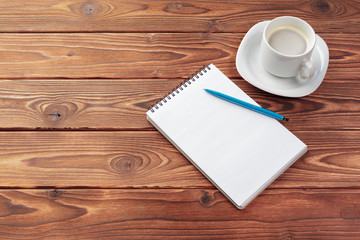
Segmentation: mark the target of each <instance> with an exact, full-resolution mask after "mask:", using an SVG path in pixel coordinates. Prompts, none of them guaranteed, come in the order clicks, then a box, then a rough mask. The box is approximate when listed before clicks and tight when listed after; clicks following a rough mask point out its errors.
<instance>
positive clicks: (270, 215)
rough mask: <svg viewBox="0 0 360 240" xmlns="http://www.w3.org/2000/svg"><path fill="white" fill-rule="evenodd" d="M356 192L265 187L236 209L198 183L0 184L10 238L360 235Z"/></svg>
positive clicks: (1, 227) (0, 223)
mask: <svg viewBox="0 0 360 240" xmlns="http://www.w3.org/2000/svg"><path fill="white" fill-rule="evenodd" d="M359 202H360V191H359V190H355V189H347V190H346V189H345V190H339V189H324V190H301V189H299V190H266V191H265V192H263V194H261V195H260V196H259V197H258V198H256V199H255V200H254V201H253V202H252V203H251V204H250V205H249V206H248V208H246V209H244V210H237V209H235V207H234V206H233V205H232V204H231V203H229V201H227V200H226V199H225V198H224V197H223V196H222V195H221V194H220V193H219V192H218V191H215V190H204V189H165V190H164V189H148V190H146V189H144V190H139V189H133V190H132V189H126V190H115V189H113V190H90V189H89V190H86V189H84V190H82V189H75V190H61V189H49V190H21V191H20V190H19V191H18V190H1V191H0V206H1V211H0V216H1V218H0V232H1V235H2V237H3V238H16V239H45V238H47V239H67V238H71V239H79V238H96V239H238V238H239V237H243V238H246V239H276V240H277V239H333V240H335V239H343V240H347V239H349V240H350V239H351V240H355V239H358V236H359V218H360V205H359Z"/></svg>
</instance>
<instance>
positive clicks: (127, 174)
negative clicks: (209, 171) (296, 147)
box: [0, 0, 360, 239]
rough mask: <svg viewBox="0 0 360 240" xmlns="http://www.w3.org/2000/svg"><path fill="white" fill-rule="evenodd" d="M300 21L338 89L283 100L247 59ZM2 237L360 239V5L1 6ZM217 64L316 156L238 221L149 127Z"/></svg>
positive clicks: (38, 2)
mask: <svg viewBox="0 0 360 240" xmlns="http://www.w3.org/2000/svg"><path fill="white" fill-rule="evenodd" d="M281 15H292V16H297V17H300V18H302V19H304V20H306V21H308V22H309V23H310V24H311V25H312V26H313V28H314V29H315V31H316V32H317V33H318V34H319V35H320V36H321V37H322V38H323V39H324V40H325V41H326V42H327V44H328V47H329V50H330V64H329V69H328V72H327V74H326V77H325V79H324V81H323V83H322V85H321V86H320V87H319V88H318V90H316V91H315V92H314V93H313V94H311V95H309V96H306V97H303V98H283V97H278V96H275V95H272V94H269V93H266V92H263V91H261V90H259V89H257V88H255V87H253V86H251V85H250V84H249V83H247V82H246V81H244V80H243V79H242V78H241V77H240V75H239V74H238V72H237V70H236V67H235V57H236V52H237V48H238V46H239V44H240V42H241V40H242V38H243V37H244V35H245V33H246V32H247V31H248V30H249V29H250V27H251V26H253V25H254V24H256V23H257V22H259V21H263V20H270V19H272V18H275V17H277V16H281ZM0 31H1V34H0V56H1V58H0V78H1V79H0V127H1V131H0V172H1V174H0V188H1V189H0V238H1V239H88V238H98V239H143V238H144V239H239V238H245V239H310V238H311V239H360V189H359V188H360V148H359V146H360V97H359V96H360V82H359V76H360V60H359V59H360V41H359V39H360V2H359V0H346V1H336V0H309V1H308V0H305V1H285V0H273V1H264V0H256V1H227V0H222V1H215V0H209V1H174V2H172V1H165V0H164V1H162V0H155V1H139V0H130V1H115V0H105V1H96V0H95V1H78V0H66V1H53V0H33V1H19V0H12V1H3V0H1V1H0ZM209 63H214V64H215V65H216V66H217V67H218V68H220V69H221V70H222V71H223V72H224V73H225V74H226V75H228V76H229V77H230V78H231V79H233V80H234V82H235V83H236V84H237V85H238V86H239V87H240V88H241V89H243V90H244V91H245V92H246V93H247V94H248V95H250V96H251V97H252V98H254V99H255V100H256V101H257V102H258V103H259V104H261V105H262V106H263V107H266V108H269V109H270V110H273V111H276V112H279V113H281V114H284V115H286V116H288V117H290V118H291V120H292V121H291V122H290V123H287V124H286V127H287V128H288V129H289V130H291V131H292V132H293V133H294V134H295V135H297V136H298V137H299V138H300V139H302V140H303V141H304V142H305V143H306V144H307V145H308V148H309V151H308V153H306V155H304V156H303V157H302V158H301V159H299V160H298V161H297V162H296V163H295V164H294V165H293V166H292V167H291V168H290V169H288V170H287V171H286V172H285V173H284V174H282V175H281V176H280V177H279V178H278V179H277V180H276V181H275V182H274V183H273V184H271V186H270V187H269V188H268V189H266V190H265V191H264V192H263V193H262V194H260V195H259V196H258V197H257V198H256V199H255V200H254V201H253V202H252V203H251V204H250V205H248V206H247V208H246V209H244V210H237V209H236V208H235V207H234V206H233V205H232V204H231V203H230V202H229V201H228V200H227V199H226V198H225V197H224V196H223V195H222V194H221V193H219V191H217V190H216V189H215V188H214V187H213V186H212V185H211V184H210V183H209V182H208V181H207V180H206V179H205V178H204V177H203V176H202V175H201V174H200V173H199V172H198V171H197V170H196V169H195V168H194V167H193V166H192V165H191V164H190V163H189V162H188V161H187V160H186V159H185V158H184V157H183V156H182V155H181V154H180V153H179V152H178V151H177V150H176V149H175V148H174V147H173V146H172V145H171V144H170V143H169V142H168V141H167V140H165V138H164V137H163V136H162V135H161V134H160V133H159V132H157V131H156V130H155V129H154V128H153V127H152V125H151V124H149V123H148V122H147V120H146V116H145V112H146V111H147V108H148V107H149V106H151V105H152V104H153V103H155V102H156V101H157V100H158V99H159V98H161V97H162V96H163V95H164V93H165V92H167V91H169V90H171V89H172V88H173V87H175V86H176V85H177V84H178V83H179V82H181V81H182V80H183V79H185V78H187V77H188V76H189V75H190V74H191V73H192V72H194V71H195V70H196V69H198V68H199V67H201V66H202V65H204V64H209Z"/></svg>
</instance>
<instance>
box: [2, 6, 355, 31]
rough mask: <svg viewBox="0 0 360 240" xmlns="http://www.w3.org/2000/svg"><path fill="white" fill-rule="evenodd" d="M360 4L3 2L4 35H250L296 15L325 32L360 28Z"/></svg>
mask: <svg viewBox="0 0 360 240" xmlns="http://www.w3.org/2000/svg"><path fill="white" fill-rule="evenodd" d="M359 14H360V13H359V1H357V0H346V1H330V0H316V1H311V0H305V1H295V0H293V1H283V0H274V1H271V2H269V1H266V0H257V1H251V2H249V1H244V0H241V1H239V0H237V1H234V0H224V1H217V0H208V1H190V0H183V1H178V2H174V3H172V2H169V1H164V0H151V1H150V0H147V1H140V0H131V1H116V0H107V1H78V0H66V1H61V2H57V1H51V0H34V1H31V2H27V3H26V4H24V2H23V1H21V0H13V1H5V0H1V1H0V15H1V16H2V18H1V19H0V25H1V31H2V32H68V31H71V32H90V31H102V32H109V31H110V32H246V31H247V30H248V29H249V28H250V27H251V26H252V25H254V24H255V23H257V22H259V21H264V20H270V19H273V18H275V17H278V16H281V15H292V16H297V17H300V18H303V19H304V20H306V21H308V22H309V23H310V24H311V25H312V26H313V27H314V28H315V30H317V31H321V32H355V33H358V29H359V28H360V17H359V16H360V15H359Z"/></svg>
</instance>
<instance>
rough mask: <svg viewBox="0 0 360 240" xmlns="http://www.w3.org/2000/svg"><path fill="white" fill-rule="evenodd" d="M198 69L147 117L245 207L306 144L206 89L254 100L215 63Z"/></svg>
mask: <svg viewBox="0 0 360 240" xmlns="http://www.w3.org/2000/svg"><path fill="white" fill-rule="evenodd" d="M200 73H201V74H200ZM200 73H199V74H197V76H195V77H193V78H192V79H190V80H189V81H188V82H185V84H184V85H182V86H180V87H179V88H178V89H177V90H175V91H174V92H173V93H172V94H170V95H169V96H166V97H165V98H164V99H163V100H162V101H161V102H160V103H158V104H157V105H156V106H154V107H153V108H152V109H150V110H149V111H148V112H147V117H148V120H149V121H150V122H151V123H152V124H153V125H154V126H155V127H156V128H157V129H158V130H159V131H160V132H161V133H162V134H163V135H164V136H165V137H166V138H167V139H168V140H169V141H170V142H171V143H172V144H173V145H174V146H175V147H176V148H177V149H178V150H179V151H180V152H181V153H182V154H183V155H184V156H185V157H186V158H187V159H188V160H189V161H190V162H191V163H193V164H194V165H195V166H196V167H197V169H198V170H200V171H201V172H202V173H203V174H204V175H205V176H206V177H207V178H208V179H209V180H210V181H211V182H212V183H213V184H214V185H215V186H216V187H217V188H218V189H219V190H220V191H221V192H222V193H223V194H224V195H225V196H226V197H227V198H228V199H229V200H230V201H231V202H233V203H234V204H235V205H236V206H237V207H238V208H244V207H245V206H246V205H247V204H248V203H249V202H250V201H251V200H252V199H254V198H255V197H256V196H257V195H258V194H259V193H260V192H261V191H262V190H263V189H265V188H266V187H267V186H268V185H269V184H270V183H271V182H272V181H273V180H275V179H276V178H277V177H278V176H279V175H280V174H281V173H282V172H284V171H285V170H286V169H287V168H288V167H289V166H290V165H291V164H292V163H294V162H295V161H296V160H297V159H298V158H299V157H300V156H301V155H303V154H304V153H305V152H306V149H307V148H306V145H305V144H304V143H303V142H302V141H300V140H299V139H298V138H297V137H296V136H295V135H293V134H292V133H291V132H290V131H289V130H287V129H286V128H285V127H284V126H283V125H282V124H281V123H280V122H278V121H277V120H275V119H272V118H270V117H267V116H264V115H262V114H259V113H256V112H254V111H251V110H248V109H245V108H243V107H240V106H237V105H235V104H232V103H229V102H227V101H224V100H222V99H219V98H216V97H214V96H212V95H210V94H209V93H207V92H205V91H204V89H205V88H208V89H212V90H216V91H219V92H222V93H224V94H227V95H230V96H233V97H235V98H239V99H241V100H244V101H247V102H249V103H252V104H256V103H255V101H253V100H252V99H251V98H250V97H249V96H247V95H246V94H245V93H244V92H243V91H242V90H241V89H240V88H239V87H237V86H236V85H235V84H234V83H233V82H232V81H231V80H230V79H229V78H228V77H226V76H225V75H224V74H223V73H222V72H221V71H220V70H219V69H217V68H216V67H215V66H214V65H212V64H211V65H209V66H208V67H206V68H204V69H203V70H202V71H201V72H200ZM164 100H165V101H164ZM256 105H257V104H256Z"/></svg>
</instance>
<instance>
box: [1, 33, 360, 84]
mask: <svg viewBox="0 0 360 240" xmlns="http://www.w3.org/2000/svg"><path fill="white" fill-rule="evenodd" d="M243 36H244V34H243V33H222V34H207V33H178V34H176V33H147V34H145V33H144V34H142V33H82V34H81V33H76V34H75V33H74V34H69V33H63V34H6V33H3V34H0V76H1V78H3V79H6V78H14V79H19V78H20V79H23V78H127V79H129V78H141V79H146V78H187V77H188V76H189V75H190V74H192V73H193V72H194V71H195V70H197V69H199V67H201V66H202V65H205V64H210V63H214V64H215V65H216V66H217V67H218V68H220V69H221V70H222V71H223V72H224V73H225V74H226V75H227V76H229V77H231V78H232V77H239V74H238V72H237V70H236V68H235V59H236V53H237V49H238V46H239V44H240V42H241V40H242V38H243ZM321 36H322V37H323V38H324V39H325V41H326V42H327V44H328V45H329V48H330V65H329V69H328V73H327V76H331V78H333V75H335V76H336V77H337V78H344V79H355V78H357V77H358V73H359V72H360V67H359V64H358V63H359V58H360V43H359V41H358V39H359V38H360V34H342V35H338V34H325V33H324V34H321Z"/></svg>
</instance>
